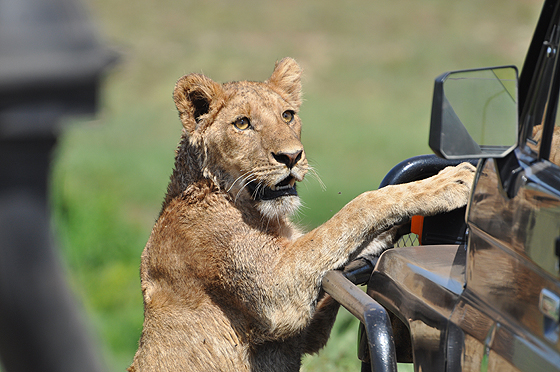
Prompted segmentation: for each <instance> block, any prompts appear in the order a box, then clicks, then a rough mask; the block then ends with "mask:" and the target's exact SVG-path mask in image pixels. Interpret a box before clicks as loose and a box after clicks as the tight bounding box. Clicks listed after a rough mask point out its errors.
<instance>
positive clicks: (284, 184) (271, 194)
mask: <svg viewBox="0 0 560 372" xmlns="http://www.w3.org/2000/svg"><path fill="white" fill-rule="evenodd" d="M247 188H248V190H249V193H250V194H251V196H252V197H253V199H255V200H272V199H276V198H279V197H281V196H297V190H296V180H295V178H294V177H293V176H288V177H286V178H284V179H283V180H282V181H280V182H278V183H277V184H276V185H274V186H273V187H268V186H262V185H261V186H259V183H258V182H251V183H249V184H248V185H247Z"/></svg>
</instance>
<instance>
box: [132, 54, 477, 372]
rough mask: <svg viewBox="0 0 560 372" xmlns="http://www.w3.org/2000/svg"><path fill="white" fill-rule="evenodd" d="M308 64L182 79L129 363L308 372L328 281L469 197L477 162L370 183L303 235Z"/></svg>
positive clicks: (329, 319) (330, 314)
mask: <svg viewBox="0 0 560 372" xmlns="http://www.w3.org/2000/svg"><path fill="white" fill-rule="evenodd" d="M301 72H302V71H301V69H300V67H299V66H298V64H297V63H296V62H295V61H294V60H293V59H291V58H285V59H283V60H281V61H280V62H278V63H277V64H276V66H275V68H274V71H273V73H272V76H271V77H270V78H269V79H268V80H267V81H265V82H248V81H242V82H232V83H225V84H218V83H215V82H214V81H212V80H210V79H209V78H207V77H205V76H203V75H199V74H190V75H186V76H184V77H182V78H181V79H180V80H179V81H178V82H177V84H176V86H175V91H174V95H173V97H174V100H175V104H176V106H177V109H178V111H179V116H180V119H181V121H182V124H183V132H182V137H181V142H180V144H179V147H178V150H177V154H176V158H175V168H174V170H173V173H172V176H171V181H170V183H169V186H168V190H167V195H166V197H165V201H164V203H163V208H162V211H161V214H160V216H159V218H158V220H157V222H156V224H155V226H154V228H153V230H152V234H151V236H150V238H149V240H148V243H147V244H146V247H145V249H144V252H143V254H142V264H141V281H142V293H143V296H144V317H145V320H144V326H143V331H142V336H141V338H140V343H139V348H138V351H137V353H136V355H135V357H134V361H133V363H132V365H131V366H130V368H129V369H128V370H129V371H236V372H238V371H298V370H299V368H300V363H301V362H300V361H301V357H302V355H303V354H304V353H313V352H316V351H318V350H319V349H320V348H321V347H323V346H324V344H325V343H326V341H327V338H328V336H329V333H330V329H331V326H332V324H333V322H334V320H335V317H336V313H337V311H338V305H337V304H336V302H335V301H334V300H332V298H330V297H328V296H324V295H323V294H322V292H321V279H322V278H323V275H324V274H325V273H326V272H327V271H328V270H332V269H336V268H340V267H342V266H343V265H344V264H345V263H347V262H348V261H349V259H351V258H353V257H356V256H357V255H359V254H360V253H362V251H363V250H364V248H366V247H367V249H368V253H376V252H377V253H379V252H381V251H382V249H383V248H385V247H386V245H387V244H388V243H387V242H389V241H390V240H391V233H390V231H392V230H390V229H391V228H392V227H393V226H394V225H395V224H397V223H402V222H403V221H406V220H407V219H409V218H410V217H411V216H412V215H418V214H420V215H431V214H436V213H439V212H444V211H449V210H452V209H455V208H458V207H461V206H463V205H465V203H466V202H467V198H468V195H469V190H470V185H471V183H472V178H473V175H474V169H473V167H472V166H471V165H469V164H463V165H460V166H458V167H455V168H447V169H445V170H443V171H442V172H441V173H440V174H438V175H436V176H434V177H432V178H429V179H426V180H423V181H419V182H415V183H410V184H405V185H399V186H390V187H386V188H383V189H381V190H377V191H370V192H366V193H364V194H362V195H360V196H358V197H357V198H356V199H354V200H352V201H351V202H350V203H348V204H347V205H346V206H345V207H344V208H342V210H340V212H338V213H336V214H335V215H334V216H333V217H332V218H331V219H330V220H329V221H327V222H325V223H324V224H323V225H321V226H319V227H317V228H316V229H314V230H312V231H311V232H308V233H307V234H303V233H302V232H300V231H299V230H298V229H297V228H296V227H295V226H294V225H293V224H292V223H291V222H290V220H289V216H290V214H292V213H293V212H294V211H295V210H296V209H297V208H298V207H299V205H300V202H299V198H298V194H297V191H296V182H299V181H302V180H303V178H304V176H305V174H306V173H307V172H308V171H309V169H310V167H309V165H308V163H307V158H306V154H305V151H304V149H303V146H302V144H301V142H300V133H301V121H300V118H299V117H298V110H299V108H300V105H301V83H300V77H301Z"/></svg>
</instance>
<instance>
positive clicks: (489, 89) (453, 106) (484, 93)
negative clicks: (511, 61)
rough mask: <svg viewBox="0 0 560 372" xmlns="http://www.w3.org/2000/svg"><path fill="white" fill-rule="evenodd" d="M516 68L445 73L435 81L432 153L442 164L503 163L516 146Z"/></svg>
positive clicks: (431, 139)
mask: <svg viewBox="0 0 560 372" xmlns="http://www.w3.org/2000/svg"><path fill="white" fill-rule="evenodd" d="M517 121H518V111H517V68H516V67H515V66H505V67H493V68H485V69H478V70H464V71H454V72H446V73H445V74H443V75H440V76H439V77H437V78H436V81H435V86H434V98H433V103H432V120H431V124H430V141H429V144H430V148H431V149H432V150H433V151H434V152H435V153H436V155H438V156H440V157H443V158H446V159H462V158H502V157H504V156H506V155H507V154H508V153H509V152H511V151H512V150H513V149H514V148H515V147H517V141H518V135H517V134H518V133H517V131H518V126H517Z"/></svg>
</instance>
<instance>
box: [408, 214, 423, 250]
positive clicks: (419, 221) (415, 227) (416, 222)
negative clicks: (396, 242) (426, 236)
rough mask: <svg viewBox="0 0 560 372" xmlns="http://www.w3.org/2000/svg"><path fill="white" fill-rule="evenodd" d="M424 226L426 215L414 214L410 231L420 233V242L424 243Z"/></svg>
mask: <svg viewBox="0 0 560 372" xmlns="http://www.w3.org/2000/svg"><path fill="white" fill-rule="evenodd" d="M423 228H424V216H412V218H411V220H410V232H411V233H414V234H416V235H418V243H419V244H420V245H422V229H423Z"/></svg>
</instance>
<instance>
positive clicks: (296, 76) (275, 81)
mask: <svg viewBox="0 0 560 372" xmlns="http://www.w3.org/2000/svg"><path fill="white" fill-rule="evenodd" d="M301 74H302V69H301V67H299V65H298V64H297V62H296V61H295V60H294V59H293V58H290V57H286V58H283V59H282V60H281V61H278V62H276V66H275V67H274V71H273V72H272V76H270V78H269V79H268V80H267V81H266V82H267V83H268V84H270V85H272V86H274V87H277V88H280V89H281V90H282V91H283V92H284V93H285V94H286V96H287V97H286V98H288V99H289V100H290V101H291V102H292V104H293V105H295V106H296V107H299V106H300V105H301Z"/></svg>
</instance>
